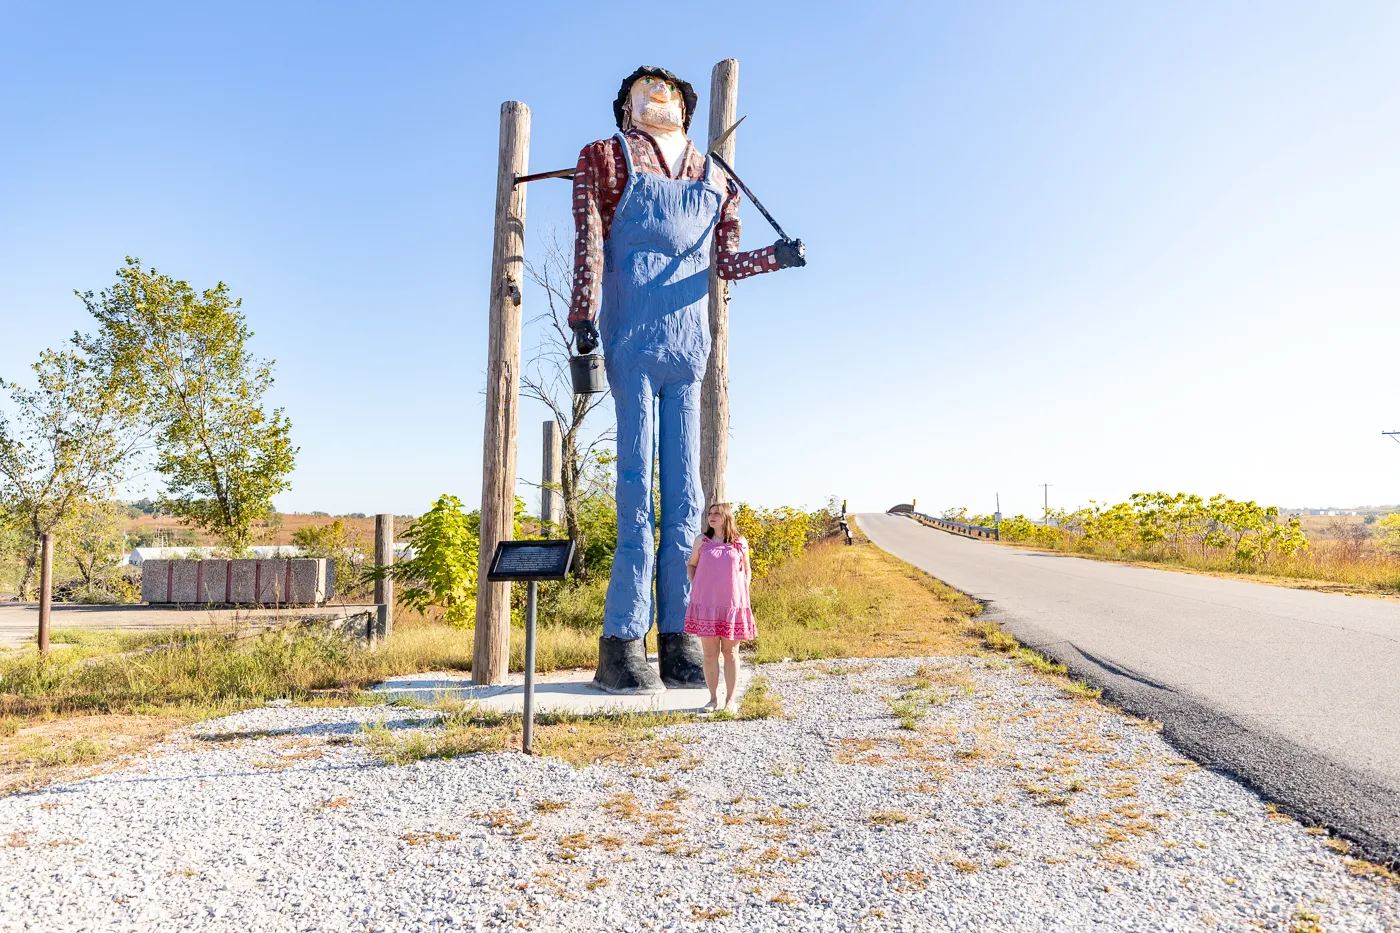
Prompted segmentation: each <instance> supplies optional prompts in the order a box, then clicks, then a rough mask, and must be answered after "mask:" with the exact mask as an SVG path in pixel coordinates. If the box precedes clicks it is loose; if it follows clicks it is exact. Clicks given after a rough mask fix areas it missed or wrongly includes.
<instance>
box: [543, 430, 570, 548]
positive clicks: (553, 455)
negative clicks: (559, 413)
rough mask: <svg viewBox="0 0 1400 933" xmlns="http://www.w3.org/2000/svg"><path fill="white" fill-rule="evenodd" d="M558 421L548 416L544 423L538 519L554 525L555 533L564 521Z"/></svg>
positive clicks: (561, 458)
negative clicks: (560, 486)
mask: <svg viewBox="0 0 1400 933" xmlns="http://www.w3.org/2000/svg"><path fill="white" fill-rule="evenodd" d="M560 449H561V448H560V440H559V422H557V421H555V420H554V419H553V418H550V419H549V420H548V421H546V422H545V423H544V461H543V462H544V467H543V469H542V470H541V471H540V472H541V474H542V475H541V476H540V520H541V521H546V522H549V523H550V524H551V525H553V526H554V532H555V533H556V534H557V533H558V530H559V526H560V525H562V524H563V523H564V494H563V491H562V490H561V489H560V488H559V483H560V481H561V480H562V479H563V457H562V455H561V453H560Z"/></svg>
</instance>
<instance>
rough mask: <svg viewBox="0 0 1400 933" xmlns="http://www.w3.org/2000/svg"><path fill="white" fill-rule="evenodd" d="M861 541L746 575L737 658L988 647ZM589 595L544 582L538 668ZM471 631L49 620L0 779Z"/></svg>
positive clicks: (15, 691)
mask: <svg viewBox="0 0 1400 933" xmlns="http://www.w3.org/2000/svg"><path fill="white" fill-rule="evenodd" d="M859 541H860V543H859V544H858V545H856V546H854V547H847V546H844V545H843V544H841V543H839V542H837V541H836V540H827V541H823V542H818V543H816V544H814V545H813V546H811V547H810V548H808V550H807V551H806V552H805V553H803V554H802V555H801V556H800V557H798V558H796V559H794V560H791V561H789V562H788V563H786V564H784V565H782V566H780V567H779V568H777V569H776V570H774V571H773V572H772V573H770V574H769V575H768V576H767V577H764V578H759V579H757V580H755V582H754V591H753V599H754V606H755V612H756V614H757V616H758V618H759V637H758V639H757V641H756V642H754V643H753V644H752V645H750V646H749V647H750V649H751V652H750V657H751V658H754V659H757V660H759V661H772V660H782V659H784V658H792V659H797V660H808V659H816V658H844V657H886V656H922V655H957V654H967V653H977V652H981V651H984V650H987V649H986V648H985V647H984V645H985V644H986V642H985V640H984V635H985V633H983V632H981V631H980V630H979V629H978V627H977V626H976V624H975V622H974V616H975V615H976V612H977V610H978V608H979V607H978V606H977V604H976V603H975V602H973V601H972V600H970V599H968V598H967V597H965V596H963V595H962V594H960V593H958V592H956V591H954V590H952V589H950V588H948V587H946V586H944V585H942V584H941V583H938V582H937V581H935V580H933V579H931V578H930V577H928V576H927V575H925V574H923V573H922V572H921V571H918V570H916V569H914V568H912V567H910V566H909V565H907V564H904V563H903V562H902V561H899V560H897V559H895V558H893V557H891V556H889V555H888V554H885V553H884V552H883V551H880V550H878V549H877V548H875V547H873V546H871V545H870V544H869V543H868V542H866V541H865V540H864V539H859ZM601 605H602V584H601V583H599V584H596V585H595V586H593V587H589V588H580V589H576V590H573V591H556V592H555V593H554V594H553V595H552V596H551V597H550V598H549V599H546V600H544V601H543V602H542V616H543V618H542V624H541V626H540V630H539V639H538V664H539V667H540V669H542V670H545V671H548V670H556V669H561V668H575V667H583V668H587V667H591V666H592V665H594V664H595V663H596V661H597V647H598V642H597V639H598V634H599V630H598V621H597V620H598V618H599V616H600V615H601ZM473 634H474V633H473V632H472V630H471V629H470V628H454V627H451V626H447V625H442V624H440V623H437V622H434V621H433V620H431V619H427V618H424V617H422V616H419V615H416V614H413V613H408V612H400V613H399V614H398V616H397V617H396V621H395V632H394V637H393V638H392V639H390V640H389V642H388V643H387V644H386V645H384V646H382V647H380V648H379V649H377V650H370V649H367V648H365V647H362V646H360V645H359V644H357V643H355V642H351V641H346V640H344V639H342V638H340V637H338V636H334V635H329V634H317V633H315V632H310V631H295V632H286V631H280V632H264V633H261V634H258V633H250V632H247V631H238V630H235V629H230V630H224V631H209V630H203V631H200V632H169V633H147V634H143V635H140V636H134V635H123V634H120V633H109V632H103V633H98V632H81V631H78V632H59V633H55V639H56V640H57V641H62V642H65V643H67V644H68V645H70V647H68V648H66V649H65V650H63V651H62V652H61V653H55V654H54V655H53V656H51V657H50V658H49V659H47V660H43V659H40V658H39V657H38V655H37V653H36V652H35V651H34V650H33V649H26V650H24V651H17V652H7V653H4V654H0V786H7V787H8V788H9V789H11V790H13V789H16V788H19V787H23V786H27V785H30V784H32V783H34V782H36V781H44V780H48V779H51V778H52V777H53V776H54V775H55V774H59V773H64V771H65V769H67V768H69V767H72V766H77V765H92V764H96V763H100V762H103V761H107V760H109V759H111V758H113V757H116V756H119V755H121V754H123V753H126V752H130V751H133V750H136V749H139V748H141V747H143V746H145V745H148V744H150V743H151V742H153V741H156V740H158V739H159V738H160V737H161V736H163V735H165V734H168V733H169V731H170V730H172V729H174V728H177V727H179V726H181V725H185V724H188V723H191V722H194V721H197V720H200V719H206V718H211V717H215V716H221V715H226V714H228V713H232V712H235V711H237V710H240V709H246V708H249V707H253V706H259V705H262V704H265V703H266V702H268V701H269V700H273V699H289V700H292V701H293V702H295V703H299V704H311V705H331V704H336V705H344V704H347V703H348V704H354V703H362V702H376V700H375V699H374V698H373V697H371V696H368V695H366V693H365V692H364V691H365V688H366V687H368V686H370V685H372V684H374V683H377V682H379V681H381V680H383V679H384V678H386V677H388V676H391V675H394V674H406V673H415V672H421V671H431V670H440V671H442V670H446V671H450V670H457V671H467V670H470V668H471V655H472V646H473ZM512 635H513V637H512V639H511V646H512V667H513V668H515V669H519V668H520V666H521V664H522V661H523V658H522V654H523V643H524V637H523V632H521V631H519V630H516V631H515V632H513V633H512ZM994 647H995V646H994ZM634 725H635V724H634ZM500 728H505V726H500ZM459 731H460V730H459ZM492 741H494V740H492Z"/></svg>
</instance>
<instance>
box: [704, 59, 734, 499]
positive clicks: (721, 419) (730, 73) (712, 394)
mask: <svg viewBox="0 0 1400 933" xmlns="http://www.w3.org/2000/svg"><path fill="white" fill-rule="evenodd" d="M738 111H739V61H738V59H734V58H726V59H725V60H724V61H722V62H720V63H719V64H717V65H715V67H714V69H713V70H712V71H711V72H710V138H709V145H710V146H712V145H714V142H715V140H716V139H718V138H719V137H720V134H722V133H723V132H724V131H725V130H727V129H729V127H731V126H733V125H734V121H735V120H736V119H737V118H738V117H737V115H738ZM736 135H737V134H736ZM706 148H707V149H708V148H709V146H707V147H706ZM719 154H720V157H721V158H723V159H724V160H725V161H726V162H728V163H729V164H730V165H733V164H734V136H730V137H729V138H728V139H727V140H725V141H724V145H723V146H720V147H719ZM728 463H729V283H728V282H726V281H724V280H722V279H721V278H720V277H719V274H718V273H717V272H716V271H715V266H714V264H713V263H711V265H710V366H709V368H708V369H706V370H705V382H704V384H703V386H702V387H701V390H700V484H701V486H703V487H704V489H705V507H706V508H708V507H709V505H710V503H713V502H723V501H724V496H725V489H724V473H725V468H726V466H727V465H728Z"/></svg>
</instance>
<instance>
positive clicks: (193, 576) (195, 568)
mask: <svg viewBox="0 0 1400 933" xmlns="http://www.w3.org/2000/svg"><path fill="white" fill-rule="evenodd" d="M170 563H171V566H172V567H174V568H175V572H174V573H173V574H172V575H171V577H170V602H172V603H185V604H188V605H193V604H195V603H198V602H200V598H199V591H198V590H197V589H196V586H197V584H198V580H199V564H200V561H197V560H176V561H171V562H170Z"/></svg>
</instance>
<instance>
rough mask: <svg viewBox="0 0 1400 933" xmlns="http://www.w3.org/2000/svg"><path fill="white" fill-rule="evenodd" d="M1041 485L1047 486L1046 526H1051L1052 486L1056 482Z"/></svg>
mask: <svg viewBox="0 0 1400 933" xmlns="http://www.w3.org/2000/svg"><path fill="white" fill-rule="evenodd" d="M1040 485H1041V486H1043V487H1044V488H1045V527H1046V528H1049V527H1050V487H1051V486H1053V485H1054V483H1041V484H1040Z"/></svg>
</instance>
